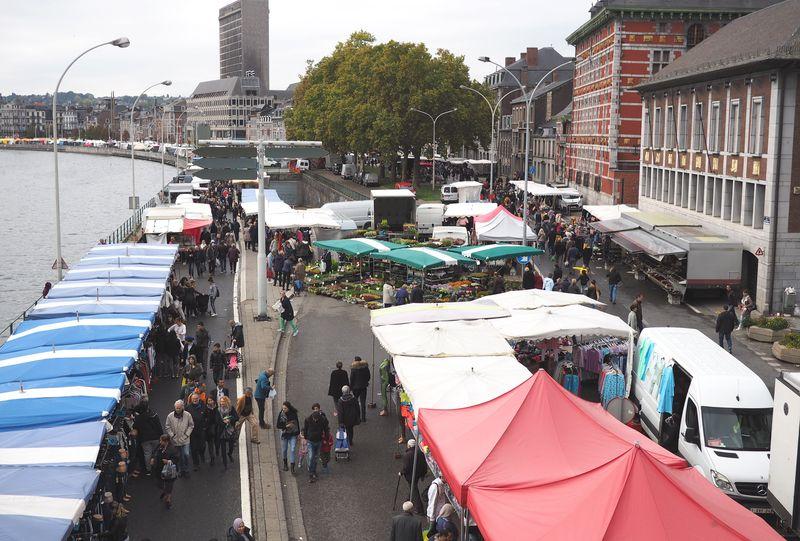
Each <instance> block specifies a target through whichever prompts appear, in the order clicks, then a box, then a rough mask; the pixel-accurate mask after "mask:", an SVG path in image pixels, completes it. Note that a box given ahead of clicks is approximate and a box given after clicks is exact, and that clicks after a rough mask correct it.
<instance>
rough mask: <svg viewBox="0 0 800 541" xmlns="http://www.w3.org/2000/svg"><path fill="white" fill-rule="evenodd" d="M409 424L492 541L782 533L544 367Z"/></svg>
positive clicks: (426, 413)
mask: <svg viewBox="0 0 800 541" xmlns="http://www.w3.org/2000/svg"><path fill="white" fill-rule="evenodd" d="M417 422H418V425H419V428H420V432H421V433H422V435H423V436H424V440H425V442H426V443H427V444H428V445H429V447H430V449H431V454H432V455H433V458H434V459H435V460H436V462H437V463H438V464H439V466H440V468H441V470H442V476H443V478H444V480H445V481H446V482H447V483H448V485H449V486H450V488H451V489H452V491H453V494H454V495H455V497H456V499H457V500H458V502H459V503H460V504H461V505H462V506H463V507H467V508H468V509H469V511H470V513H471V515H472V516H473V517H474V518H475V521H476V522H477V524H478V526H479V527H480V528H481V532H482V533H483V535H484V537H485V538H486V539H488V540H495V539H497V540H499V539H519V538H521V537H520V536H523V537H524V538H525V539H559V540H561V539H581V540H585V539H665V540H666V539H676V540H677V539H698V540H699V539H715V540H716V539H759V540H761V539H780V537H779V536H778V535H777V534H776V533H775V532H774V531H773V530H772V529H771V528H770V527H769V526H768V525H767V524H766V522H764V521H763V520H761V519H760V518H759V517H757V516H756V515H754V514H752V513H750V512H749V511H747V510H746V509H745V508H744V507H741V506H740V505H739V504H738V503H736V502H734V501H733V500H731V499H730V498H728V497H727V496H725V495H724V494H723V493H722V492H720V491H719V490H717V489H716V488H715V487H713V486H712V485H711V484H710V483H709V482H708V481H707V480H706V479H704V478H703V477H702V476H701V475H700V474H699V473H698V472H696V471H695V470H694V469H693V468H689V467H688V465H687V464H686V462H685V461H684V460H683V459H681V458H678V457H676V456H675V455H673V454H671V453H670V452H669V451H667V450H665V449H663V448H661V447H660V446H658V445H657V444H656V443H654V442H652V441H651V440H649V439H648V438H647V437H646V436H644V435H642V434H640V433H639V432H636V431H634V430H632V429H630V428H628V427H627V426H625V425H623V424H622V423H620V422H619V421H617V420H616V419H614V418H613V417H612V416H611V415H609V414H608V413H606V412H605V411H603V409H602V407H601V406H600V405H599V404H592V403H589V402H586V401H584V400H581V399H580V398H578V397H576V396H575V395H573V394H571V393H569V392H567V391H566V390H565V389H563V388H562V387H561V386H560V385H558V383H556V382H555V381H554V380H553V379H552V378H551V377H550V376H549V375H548V374H547V373H546V372H544V371H539V372H537V373H536V374H535V375H534V376H533V377H532V378H530V379H529V380H527V381H525V382H524V383H522V384H521V385H519V386H518V387H516V388H515V389H513V390H511V391H509V392H508V393H506V394H504V395H502V396H500V397H498V398H496V399H494V400H491V401H489V402H485V403H483V404H479V405H477V406H472V407H470V408H463V409H457V410H433V409H422V410H421V411H420V412H419V415H418V421H417ZM523 532H524V533H523Z"/></svg>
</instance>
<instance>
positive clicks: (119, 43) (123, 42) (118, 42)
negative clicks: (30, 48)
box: [53, 37, 131, 280]
mask: <svg viewBox="0 0 800 541" xmlns="http://www.w3.org/2000/svg"><path fill="white" fill-rule="evenodd" d="M130 44H131V42H130V40H129V39H128V38H124V37H123V38H117V39H115V40H113V41H106V42H105V43H101V44H99V45H95V46H94V47H90V48H89V49H86V50H85V51H83V52H82V53H81V54H79V55H78V56H76V57H75V59H74V60H73V61H72V62H70V63H69V65H68V66H67V69H65V70H64V73H62V74H61V77H59V78H58V83H57V84H56V91H55V92H53V160H54V165H55V182H54V187H55V194H56V271H57V272H58V279H59V280H61V279H62V278H63V277H64V269H63V267H62V263H61V262H62V259H61V195H60V192H59V189H58V114H57V113H56V107H57V104H58V89H59V87H60V86H61V81H63V80H64V76H65V75H66V74H67V72H68V71H69V68H71V67H72V65H73V64H74V63H75V62H77V61H78V59H80V58H81V57H82V56H83V55H85V54H86V53H88V52H89V51H93V50H95V49H97V48H98V47H102V46H104V45H113V46H114V47H119V48H120V49H124V48H125V47H127V46H129V45H130Z"/></svg>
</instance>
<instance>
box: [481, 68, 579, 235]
mask: <svg viewBox="0 0 800 541" xmlns="http://www.w3.org/2000/svg"><path fill="white" fill-rule="evenodd" d="M478 60H479V61H481V62H488V63H490V64H494V65H495V66H497V67H498V68H500V69H501V70H503V71H505V72H506V73H508V74H509V75H511V77H513V78H514V80H515V81H516V82H517V84H518V85H519V88H520V90H521V91H522V96H523V97H524V98H525V184H524V186H525V189H524V190H523V191H524V192H525V193H523V194H522V245H523V246H527V245H528V169H529V165H528V160H529V158H530V156H529V154H530V145H531V138H530V134H531V100H532V99H533V95H534V94H536V90H538V88H539V85H540V84H542V81H544V80H545V79H547V77H548V76H550V74H552V73H553V72H554V71H556V70H557V69H560V68H563V67H564V66H566V65H568V64H572V62H573V61H572V60H568V61H566V62H564V63H563V64H560V65H558V66H556V67H555V68H553V69H551V70H550V71H548V72H547V73H545V74H544V75H543V76H542V78H541V79H539V82H537V83H536V86H534V87H533V90H532V91H531V93H530V94H526V93H525V86H524V85H523V84H522V83H521V82H520V81H519V79H518V78H517V76H516V75H514V73H513V72H511V71H510V70H509V69H508V68H506V67H505V66H503V65H501V64H498V63H497V62H495V61H493V60H492V59H490V58H489V57H488V56H479V57H478Z"/></svg>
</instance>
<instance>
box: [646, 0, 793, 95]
mask: <svg viewBox="0 0 800 541" xmlns="http://www.w3.org/2000/svg"><path fill="white" fill-rule="evenodd" d="M787 60H790V61H791V60H794V61H800V0H785V1H783V2H781V3H779V4H775V5H774V6H770V7H766V8H764V9H762V10H759V11H756V12H755V13H751V14H749V15H746V16H744V17H741V18H739V19H736V20H735V21H733V22H731V23H730V24H728V25H726V26H725V27H723V28H722V29H720V30H719V31H717V32H716V33H714V34H713V35H711V36H709V37H708V38H706V39H705V40H703V41H701V42H700V43H699V44H698V45H697V46H695V47H694V48H692V49H691V50H689V51H687V52H686V53H685V54H684V55H683V56H681V57H680V58H678V59H677V60H675V61H674V62H673V63H671V64H670V65H668V66H667V67H665V68H663V69H662V70H661V71H660V72H658V74H656V75H655V76H654V77H651V78H650V80H648V81H647V82H645V83H643V84H641V85H639V87H638V88H639V89H640V90H649V89H655V88H659V87H664V86H671V85H673V84H676V83H678V82H681V81H689V80H692V79H701V80H705V79H708V78H709V77H710V76H713V75H715V74H716V75H719V74H722V73H725V72H733V71H736V70H738V69H741V68H744V67H745V66H752V65H754V64H758V65H759V66H764V67H766V66H767V65H768V64H769V63H772V62H782V61H787Z"/></svg>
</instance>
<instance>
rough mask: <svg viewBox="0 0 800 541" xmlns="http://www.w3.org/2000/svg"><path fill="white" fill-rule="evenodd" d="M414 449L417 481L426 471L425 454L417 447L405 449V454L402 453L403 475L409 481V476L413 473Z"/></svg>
mask: <svg viewBox="0 0 800 541" xmlns="http://www.w3.org/2000/svg"><path fill="white" fill-rule="evenodd" d="M414 451H416V453H417V471H416V478H417V479H416V480H417V481H419V480H420V479H422V478H423V477H425V475H426V474H427V473H428V463H427V462H425V455H424V454H423V453H422V451H420V450H419V449H418V448H417V447H414V448H413V449H406V454H404V455H403V477H405V479H406V481H408V482H409V483H410V482H411V476H412V474H413V473H414Z"/></svg>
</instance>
